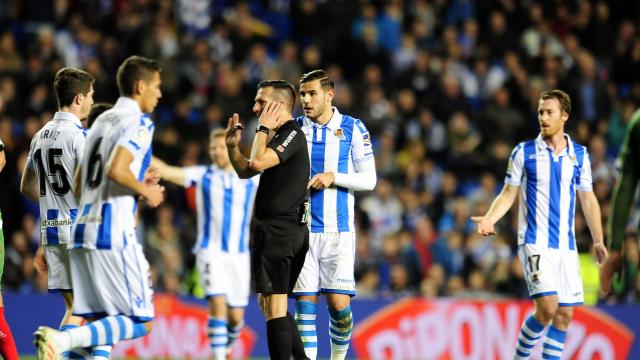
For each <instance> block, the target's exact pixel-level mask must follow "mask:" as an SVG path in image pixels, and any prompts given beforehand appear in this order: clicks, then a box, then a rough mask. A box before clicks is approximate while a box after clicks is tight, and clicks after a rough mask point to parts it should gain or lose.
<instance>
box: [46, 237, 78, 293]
mask: <svg viewBox="0 0 640 360" xmlns="http://www.w3.org/2000/svg"><path fill="white" fill-rule="evenodd" d="M44 258H45V259H46V260H47V277H48V280H47V282H48V288H49V292H50V293H55V292H71V289H72V286H71V267H70V265H69V250H67V244H62V245H44Z"/></svg>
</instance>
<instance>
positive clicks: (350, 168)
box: [296, 107, 375, 233]
mask: <svg viewBox="0 0 640 360" xmlns="http://www.w3.org/2000/svg"><path fill="white" fill-rule="evenodd" d="M296 121H297V122H298V124H300V126H301V127H302V131H303V132H304V134H305V136H306V137H307V146H308V148H309V160H310V161H309V162H310V163H311V177H313V176H314V175H316V174H319V173H323V172H329V171H333V172H335V173H342V174H353V173H356V172H362V171H364V169H374V170H373V171H374V173H375V164H374V158H373V149H372V146H371V137H370V135H369V131H367V128H366V127H365V126H364V124H363V123H362V121H361V120H359V119H354V118H352V117H350V116H348V115H342V114H340V112H339V111H338V109H337V108H335V107H334V108H333V116H332V117H331V120H329V122H328V123H327V124H325V125H324V126H321V125H318V124H316V123H314V122H313V121H311V120H310V119H308V118H306V117H304V116H302V117H299V118H297V119H296ZM310 200H311V224H310V231H311V232H315V233H322V232H345V231H355V225H354V199H353V190H350V189H347V188H344V187H340V186H335V185H333V186H331V187H330V188H328V189H324V190H314V189H311V199H310Z"/></svg>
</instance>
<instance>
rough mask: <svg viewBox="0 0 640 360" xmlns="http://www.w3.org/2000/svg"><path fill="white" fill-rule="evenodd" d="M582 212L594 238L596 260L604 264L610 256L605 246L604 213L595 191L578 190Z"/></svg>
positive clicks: (599, 263)
mask: <svg viewBox="0 0 640 360" xmlns="http://www.w3.org/2000/svg"><path fill="white" fill-rule="evenodd" d="M578 197H579V198H580V204H581V205H582V206H581V207H582V212H583V213H584V218H585V220H586V221H587V226H589V230H590V231H591V237H592V238H593V248H594V250H595V257H596V262H597V263H598V265H600V266H602V264H604V263H605V262H606V261H607V259H608V258H609V253H608V252H607V248H606V247H605V246H604V236H603V234H602V215H601V212H600V204H599V203H598V198H596V194H594V193H593V191H578Z"/></svg>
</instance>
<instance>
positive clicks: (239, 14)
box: [0, 0, 640, 354]
mask: <svg viewBox="0 0 640 360" xmlns="http://www.w3.org/2000/svg"><path fill="white" fill-rule="evenodd" d="M639 27H640V3H638V2H636V1H632V0H629V1H623V0H615V1H588V0H580V1H556V0H545V1H533V0H527V1H516V0H493V1H489V0H488V1H472V0H448V1H447V0H407V1H393V0H390V1H355V0H354V1H349V0H342V1H340V0H324V1H323V0H317V1H315V0H300V1H293V0H263V1H224V0H174V1H172V0H158V1H154V0H130V1H125V0H86V1H80V0H78V1H73V0H54V1H50V0H45V1H40V0H22V1H19V0H0V138H2V139H3V141H4V142H5V145H6V147H7V149H6V155H7V160H8V162H7V166H6V168H5V170H4V171H3V172H2V173H1V174H0V194H1V195H0V208H1V209H2V210H3V218H4V232H5V239H6V240H5V241H6V246H7V252H6V261H5V272H4V278H3V293H5V297H8V298H9V299H10V300H9V301H7V303H8V305H7V313H8V316H9V319H11V315H10V314H12V313H13V316H15V317H14V318H13V321H12V322H11V321H10V324H11V325H12V326H16V325H15V323H16V322H20V321H21V319H25V318H22V316H23V314H24V316H27V317H29V316H28V315H27V314H28V313H29V309H25V308H24V306H23V305H21V301H22V300H20V299H31V300H24V301H32V300H33V301H36V302H37V301H39V300H38V299H43V298H42V297H41V296H40V295H38V294H41V293H44V292H46V278H45V277H43V276H40V275H38V274H36V273H35V270H34V269H33V256H34V253H35V249H36V246H37V243H38V241H39V227H38V226H37V224H38V221H39V220H38V219H37V216H38V212H37V207H36V206H35V205H34V204H32V203H30V202H29V201H28V200H27V199H26V198H23V197H22V196H21V195H20V194H19V180H20V176H21V172H22V168H23V166H24V162H25V158H26V155H27V151H28V146H29V143H30V139H31V137H32V136H33V134H34V133H35V132H36V131H37V130H38V129H39V128H40V127H41V126H42V125H43V124H44V123H45V122H46V121H48V120H49V119H50V118H51V116H52V114H53V112H54V111H55V108H56V105H55V96H54V94H53V91H52V85H51V84H52V78H53V74H54V73H55V71H57V70H58V69H59V68H61V67H63V66H76V67H80V68H83V69H85V70H87V71H89V72H90V73H92V74H93V75H94V76H95V77H96V79H97V80H96V83H95V85H94V87H95V91H96V93H95V97H94V98H95V99H96V101H104V102H114V101H115V100H116V98H117V89H116V86H115V71H116V68H117V66H118V65H119V64H120V63H121V61H122V60H123V59H124V58H126V57H127V56H129V55H131V54H140V55H143V56H147V57H151V58H155V59H158V60H159V61H160V63H161V65H162V67H163V73H162V77H163V98H162V99H161V101H160V105H159V106H158V108H157V110H156V112H155V114H154V119H155V121H156V124H157V128H156V129H157V130H156V133H155V139H154V153H155V155H157V156H158V157H160V158H162V159H165V160H167V161H168V162H170V163H172V164H180V165H185V166H187V165H194V164H197V163H202V162H208V159H207V153H206V141H207V133H208V130H210V129H213V128H216V127H220V126H223V125H224V124H225V122H226V119H227V117H228V116H229V115H230V114H231V113H233V112H238V113H239V114H240V116H241V119H242V121H243V122H245V123H246V124H249V126H248V128H249V129H251V128H252V125H250V124H253V123H255V118H254V116H253V115H252V114H251V112H250V110H251V106H252V99H253V96H254V93H255V86H256V84H257V83H258V82H259V81H260V80H261V79H264V78H284V79H287V80H289V81H291V82H293V83H294V84H297V80H298V77H299V76H300V75H301V74H302V73H304V72H306V71H309V70H313V69H316V68H325V69H327V70H328V71H330V73H331V75H332V77H333V79H334V81H335V83H336V98H335V100H334V103H335V105H336V106H337V107H338V108H339V109H340V111H341V112H343V113H347V114H350V115H353V116H356V117H359V118H361V119H362V120H363V121H364V122H365V124H366V125H367V127H368V128H369V130H370V131H371V133H372V139H373V144H374V149H375V155H376V163H377V170H378V176H379V180H378V185H377V186H376V189H375V191H373V192H371V193H364V194H360V195H359V197H358V200H357V202H356V207H357V221H358V245H357V260H356V261H357V262H356V277H357V280H358V298H359V299H368V300H367V301H370V302H373V304H374V305H371V306H374V307H375V306H376V305H375V304H376V302H378V304H379V305H380V306H382V305H386V304H393V303H394V301H397V300H402V299H406V298H410V297H419V298H421V299H428V300H433V299H438V300H437V301H438V302H439V301H446V300H442V298H445V297H446V299H462V300H461V301H463V303H464V299H474V300H482V301H493V300H494V299H523V298H526V293H525V292H526V290H525V288H524V282H523V281H522V271H521V267H520V264H519V262H518V260H517V258H516V257H515V251H514V245H515V241H514V239H515V236H514V231H515V224H516V223H515V213H514V212H511V213H510V214H509V215H508V216H507V217H506V218H505V219H504V220H502V221H501V222H500V224H499V233H498V235H497V236H495V237H491V238H481V237H479V236H477V235H476V234H475V233H474V226H473V224H472V223H471V222H470V221H469V216H470V215H472V214H482V213H484V212H485V210H486V209H487V206H488V205H489V204H490V201H491V200H492V198H493V197H494V196H495V195H496V193H497V191H499V190H500V187H501V183H502V179H503V176H504V172H505V169H506V159H507V157H508V154H509V152H510V151H511V148H512V147H513V146H514V145H515V144H516V143H517V142H519V141H521V140H524V139H526V138H531V137H534V136H536V133H537V127H538V124H537V120H536V107H537V99H538V96H539V94H540V92H541V91H543V90H546V89H551V88H561V89H564V90H566V91H567V92H568V93H569V94H570V95H571V97H572V100H573V110H572V114H571V117H570V121H569V123H568V125H569V131H570V134H571V136H572V137H573V139H574V140H575V141H577V142H579V143H581V144H585V145H587V146H588V147H589V151H590V154H591V160H592V168H593V178H594V189H595V192H596V195H597V196H598V199H599V201H600V203H601V206H602V209H603V217H604V219H603V220H604V221H605V223H606V221H607V219H606V217H607V214H608V209H609V201H610V195H611V189H612V186H613V183H614V178H615V165H614V160H615V157H616V155H617V152H618V150H619V147H620V144H621V142H622V138H623V135H624V131H625V126H626V123H627V122H628V120H629V118H630V116H631V114H632V113H633V112H634V111H635V110H636V109H637V107H638V105H639V104H640V29H639ZM297 113H300V111H299V108H297ZM142 215H143V216H142V222H141V226H140V232H141V235H142V239H143V240H144V245H145V247H146V252H147V256H148V258H149V260H150V263H151V266H152V270H153V281H154V284H155V287H156V291H158V292H159V293H165V294H176V295H181V296H186V297H191V296H192V295H195V296H200V295H201V289H200V288H199V286H198V285H197V284H198V280H197V274H195V273H194V272H193V265H194V259H193V256H192V255H191V253H190V248H191V246H192V244H193V243H194V241H195V218H194V200H193V193H192V190H187V191H184V190H182V189H179V188H176V187H171V186H169V187H168V192H167V199H166V201H165V203H164V205H162V206H161V207H160V208H159V209H157V210H154V211H150V210H144V211H143V214H142ZM639 219H640V210H639V209H638V207H636V208H634V210H633V214H632V216H631V220H630V222H629V224H630V226H629V229H630V230H635V229H636V225H637V224H638V220H639ZM575 221H576V238H577V240H578V246H579V250H580V252H581V257H582V260H583V261H582V270H583V279H584V285H585V291H586V302H587V304H589V305H595V304H600V305H599V306H601V307H605V308H606V307H607V306H609V307H611V306H613V307H615V308H616V309H623V310H620V311H631V313H632V314H634V316H635V317H636V318H637V317H638V316H637V315H638V314H637V310H636V309H635V308H634V307H633V305H634V304H637V303H638V302H640V275H639V274H638V262H639V259H640V253H639V250H638V242H637V238H636V235H635V233H632V234H630V235H629V236H628V237H627V241H626V244H625V250H626V259H625V261H626V262H627V264H628V269H629V271H627V273H626V274H625V278H624V279H623V280H622V281H620V282H619V283H617V284H616V286H615V291H614V294H613V295H611V296H610V297H608V298H606V299H601V298H599V297H598V293H597V286H598V283H597V269H596V268H595V265H594V263H593V261H592V260H591V258H590V255H589V252H590V236H589V234H588V229H587V228H586V225H585V221H584V218H583V217H582V214H581V212H580V211H578V212H577V213H576V220H575ZM22 297H24V298H22ZM44 299H46V298H44ZM48 301H52V302H54V303H55V304H57V302H58V301H59V299H55V300H54V299H51V298H49V300H48ZM365 302H366V301H365ZM438 302H436V303H438ZM38 304H39V303H38ZM45 304H46V302H45ZM612 304H616V305H612ZM356 306H357V305H356ZM363 306H364V305H363ZM625 309H626V310H625ZM357 311H358V309H357V307H356V309H355V311H354V312H355V314H356V316H357V315H358V314H357ZM633 311H636V312H633ZM256 316H257V315H256ZM614 317H617V316H614ZM258 320H260V319H258ZM622 320H624V319H622ZM34 321H36V323H37V318H35V319H34ZM320 325H322V324H320ZM20 326H22V327H24V326H26V325H25V324H22V325H20ZM29 326H30V325H29ZM627 326H628V327H629V329H631V330H632V331H633V332H635V331H640V324H638V323H636V324H635V325H633V324H627ZM33 328H34V329H35V326H34V327H33ZM322 329H323V327H322V326H319V332H322V331H323V330H322ZM18 340H19V341H22V342H25V340H24V339H18ZM258 341H259V342H264V340H263V339H258ZM634 346H637V345H634ZM21 350H23V351H29V352H32V351H33V349H21ZM321 353H322V350H321ZM352 354H353V353H352Z"/></svg>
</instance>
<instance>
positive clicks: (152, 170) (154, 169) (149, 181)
mask: <svg viewBox="0 0 640 360" xmlns="http://www.w3.org/2000/svg"><path fill="white" fill-rule="evenodd" d="M161 175H162V174H161V173H160V168H159V167H158V166H156V165H154V164H153V162H152V163H151V166H149V169H147V172H145V173H144V183H145V185H158V184H159V183H160V179H161Z"/></svg>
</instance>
